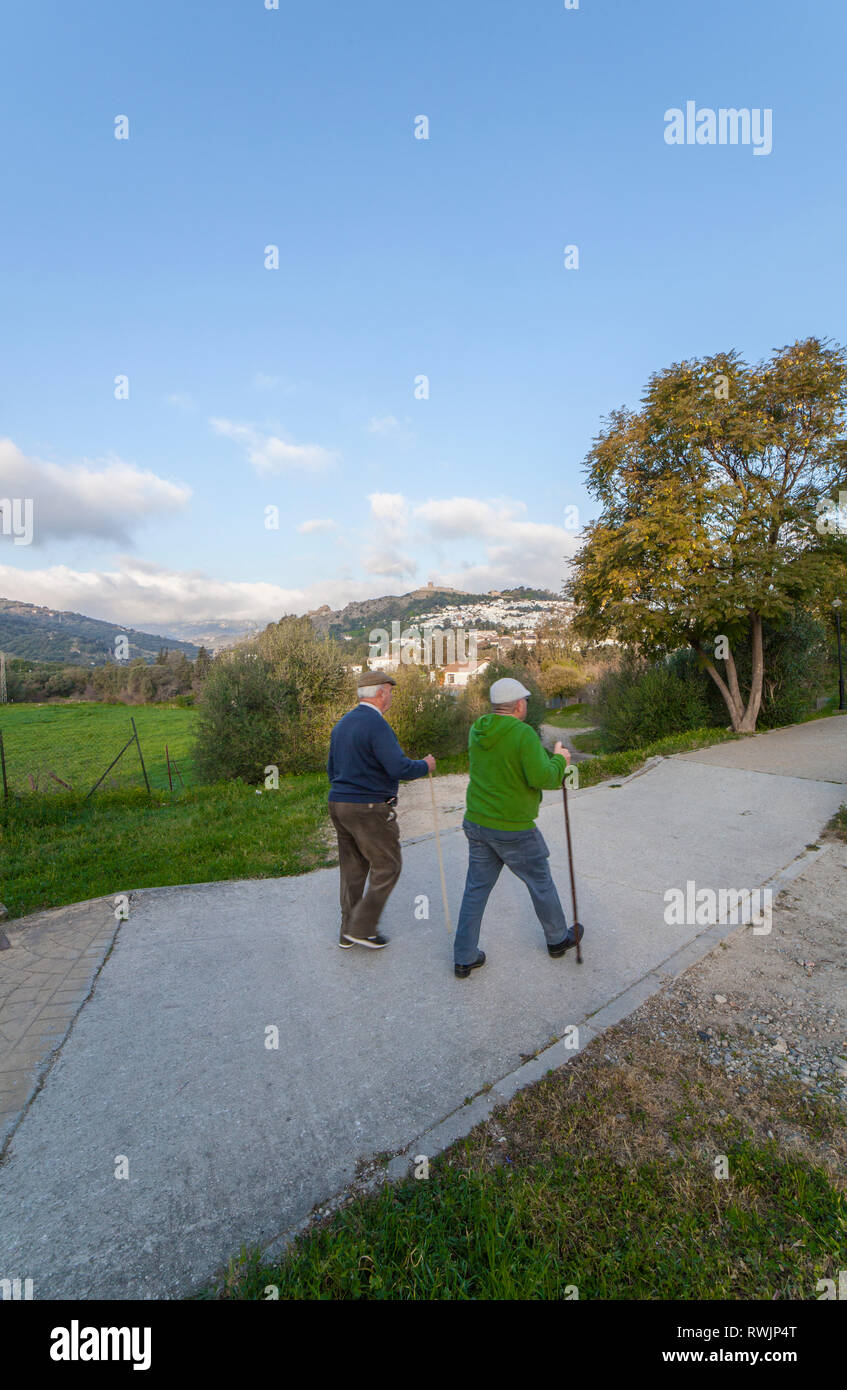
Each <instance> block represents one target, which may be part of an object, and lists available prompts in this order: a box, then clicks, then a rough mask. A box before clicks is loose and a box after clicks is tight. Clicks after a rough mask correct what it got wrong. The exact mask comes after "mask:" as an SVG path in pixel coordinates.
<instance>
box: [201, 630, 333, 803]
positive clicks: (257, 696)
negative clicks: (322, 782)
mask: <svg viewBox="0 0 847 1390" xmlns="http://www.w3.org/2000/svg"><path fill="white" fill-rule="evenodd" d="M354 698H355V695H354V691H353V688H352V684H351V681H350V677H349V675H348V674H347V671H346V668H345V667H344V665H343V663H342V661H341V655H340V651H339V649H338V647H337V645H336V644H335V643H334V642H331V641H328V640H327V639H325V638H322V637H319V636H318V634H317V633H316V632H315V630H314V628H313V627H312V624H311V622H310V621H309V619H308V618H295V617H286V618H282V619H281V620H280V622H278V623H270V624H269V625H268V627H267V628H265V631H264V632H262V633H260V635H259V636H258V637H257V638H254V639H252V640H251V641H249V642H243V643H241V644H239V646H237V647H233V648H230V649H229V650H227V651H224V652H221V653H220V654H219V655H218V656H216V657H215V659H214V660H213V661H212V662H211V664H210V666H209V668H208V671H207V674H206V679H205V683H204V685H203V688H202V691H201V693H200V695H199V697H198V709H199V711H200V714H199V719H198V729H197V742H196V747H195V766H196V768H197V772H198V776H199V777H200V779H201V780H202V781H215V780H218V779H219V778H230V777H240V778H243V779H245V780H246V781H249V782H256V781H258V780H260V779H261V778H262V777H263V776H264V769H265V767H267V766H268V765H270V764H275V765H276V766H277V767H278V768H279V771H280V773H292V772H319V771H321V770H323V769H324V768H325V767H326V759H327V751H328V748H329V735H330V730H331V729H332V726H333V724H334V723H335V721H336V720H337V719H339V718H340V716H341V715H342V714H343V713H344V711H345V710H347V709H349V708H350V706H351V704H352V703H353V701H354Z"/></svg>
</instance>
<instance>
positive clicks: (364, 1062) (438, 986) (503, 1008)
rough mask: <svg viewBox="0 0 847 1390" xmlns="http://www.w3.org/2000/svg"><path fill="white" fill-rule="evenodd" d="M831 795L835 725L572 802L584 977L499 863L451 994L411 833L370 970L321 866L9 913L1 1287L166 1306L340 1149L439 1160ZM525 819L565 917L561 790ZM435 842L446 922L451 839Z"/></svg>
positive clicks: (423, 855) (809, 835) (795, 837)
mask: <svg viewBox="0 0 847 1390" xmlns="http://www.w3.org/2000/svg"><path fill="white" fill-rule="evenodd" d="M845 784H847V720H844V719H839V718H833V719H828V720H821V721H817V722H815V723H812V724H807V725H800V726H798V727H797V728H795V729H793V730H784V731H780V732H779V733H778V734H765V735H762V736H759V737H758V738H756V739H755V740H745V741H743V742H740V743H733V744H727V745H721V746H720V747H719V748H713V749H706V750H703V752H700V753H692V754H684V755H680V756H677V757H675V758H670V759H666V760H663V761H661V762H660V763H658V765H655V766H653V767H651V768H650V769H649V770H648V771H646V772H644V773H643V774H642V775H638V774H636V775H635V776H634V777H632V778H630V779H628V780H627V781H626V782H624V783H623V784H622V785H619V786H616V785H613V784H610V783H605V784H603V785H601V786H598V787H594V788H589V789H587V790H584V791H581V792H579V793H575V794H573V797H572V802H571V805H572V822H573V832H574V851H575V855H576V862H577V868H578V875H579V896H580V917H581V920H582V921H583V923H584V924H585V926H586V940H585V963H584V965H582V966H581V967H577V966H576V963H575V961H574V959H573V955H572V953H571V954H569V955H568V956H567V957H566V958H565V959H564V960H560V961H551V960H550V958H549V957H548V956H547V953H546V950H545V949H544V942H543V937H542V934H541V931H540V928H539V927H538V926H537V924H536V922H535V920H534V917H533V914H532V911H531V909H530V906H529V902H528V899H527V897H526V892H525V889H524V888H523V886H522V885H521V884H520V883H518V882H517V880H515V879H514V878H512V877H511V876H508V877H507V876H506V875H504V876H503V878H502V879H501V882H500V883H499V884H498V886H497V889H496V890H495V893H494V895H493V896H492V900H491V905H490V908H489V913H488V915H487V917H486V922H485V924H484V928H483V945H484V947H485V949H486V951H487V952H488V953H489V961H488V963H487V965H486V966H485V968H484V970H482V971H479V972H478V973H475V974H474V975H473V976H471V978H470V979H469V980H467V981H459V980H456V979H455V978H454V976H453V974H452V968H451V949H450V938H449V936H448V934H447V932H446V930H445V926H444V921H443V912H442V907H441V894H440V887H439V876H438V866H437V859H436V855H435V850H434V845H433V843H432V840H431V839H422V840H418V841H416V842H414V843H411V844H409V845H407V847H406V849H405V851H404V854H405V870H404V874H403V877H402V879H401V881H400V883H399V885H398V887H397V889H396V890H395V892H394V894H393V896H392V898H391V901H390V903H389V906H388V908H387V910H386V914H385V918H384V924H385V929H386V931H387V932H388V934H389V935H390V936H391V937H392V938H393V939H392V944H391V946H390V947H389V949H388V950H387V951H384V952H380V953H379V954H377V955H375V956H374V955H372V954H370V953H366V952H363V951H356V950H352V951H339V950H338V947H337V945H336V940H337V937H336V931H337V890H338V883H337V871H335V870H323V871H320V872H318V873H313V874H309V875H303V876H300V877H297V878H285V879H277V880H261V881H253V882H245V883H226V884H211V885H200V886H195V887H183V888H172V889H149V890H144V891H142V892H138V893H134V894H133V895H132V902H131V910H130V916H129V919H128V920H127V921H125V922H121V923H118V922H116V921H115V919H114V916H113V912H114V907H113V903H112V900H111V899H105V900H102V901H101V902H99V903H90V904H80V905H78V906H77V907H75V908H73V909H61V910H59V911H58V912H57V913H45V914H40V915H39V917H38V918H36V919H33V918H30V919H28V920H26V921H19V922H13V923H11V924H8V923H7V924H6V931H7V935H8V936H9V938H10V940H11V941H12V950H10V951H4V952H2V953H0V976H5V977H7V978H12V977H11V976H10V974H9V972H10V971H17V972H18V974H17V976H15V977H14V978H16V979H17V984H16V986H15V988H13V989H12V990H11V991H10V992H9V993H8V994H7V996H6V1001H5V1005H4V1011H3V1012H2V1013H0V1030H2V1037H3V1039H4V1040H5V1041H4V1048H3V1050H4V1061H3V1065H4V1066H6V1058H7V1056H11V1057H12V1063H13V1064H10V1065H9V1066H8V1067H7V1070H6V1072H5V1073H3V1074H4V1075H7V1076H12V1078H13V1082H14V1085H13V1088H11V1089H10V1091H9V1092H8V1093H7V1097H6V1100H7V1104H9V1103H10V1104H11V1109H12V1110H14V1108H15V1106H16V1105H17V1106H19V1105H20V1104H21V1103H22V1102H23V1100H24V1092H25V1091H30V1092H31V1091H32V1087H33V1085H36V1084H37V1083H38V1080H39V1074H41V1084H40V1089H39V1090H38V1091H37V1094H35V1096H34V1099H31V1101H30V1103H29V1104H28V1106H27V1107H26V1109H25V1110H24V1113H23V1115H22V1117H20V1116H19V1117H18V1119H17V1121H15V1120H14V1119H13V1120H12V1126H13V1128H12V1131H11V1137H10V1138H9V1141H8V1144H7V1148H6V1151H5V1155H4V1158H3V1161H2V1163H0V1277H2V1278H21V1279H25V1278H31V1279H33V1281H34V1292H35V1297H36V1298H47V1299H50V1298H98V1297H106V1298H137V1297H142V1298H144V1297H152V1298H162V1297H175V1296H179V1295H180V1294H182V1293H185V1292H186V1291H188V1290H190V1289H191V1288H192V1287H194V1286H195V1285H196V1284H197V1283H199V1282H201V1281H204V1280H207V1279H209V1278H210V1277H211V1276H212V1275H213V1274H214V1273H215V1271H216V1269H217V1268H218V1267H219V1266H220V1265H221V1264H222V1263H223V1262H225V1261H226V1259H227V1258H228V1257H229V1255H231V1254H232V1253H234V1252H236V1251H237V1250H238V1249H239V1248H240V1246H241V1244H242V1243H243V1242H246V1243H248V1244H252V1243H261V1244H263V1245H269V1244H271V1243H273V1242H274V1240H275V1239H276V1238H277V1237H278V1236H279V1235H280V1234H281V1233H282V1232H284V1231H286V1230H288V1229H290V1228H291V1227H292V1226H293V1225H295V1224H296V1223H297V1222H299V1221H301V1220H302V1219H303V1218H304V1217H305V1216H306V1215H307V1214H308V1212H309V1211H310V1210H311V1209H312V1207H313V1206H314V1205H315V1204H316V1203H317V1202H320V1201H324V1200H326V1199H327V1198H329V1197H330V1196H331V1195H332V1194H333V1193H334V1192H337V1191H338V1190H339V1189H341V1188H342V1187H343V1186H345V1185H346V1184H347V1183H348V1182H349V1181H350V1180H351V1179H352V1178H353V1176H354V1174H355V1172H356V1167H357V1163H358V1162H359V1161H360V1160H361V1159H362V1158H364V1157H367V1156H368V1155H373V1154H376V1153H389V1154H390V1153H398V1152H401V1151H405V1150H407V1149H408V1148H409V1146H411V1150H410V1151H411V1153H412V1154H414V1153H415V1152H429V1153H432V1152H435V1151H436V1148H437V1147H438V1144H440V1143H442V1142H446V1141H447V1139H449V1137H450V1135H451V1133H452V1132H459V1131H460V1130H461V1128H462V1127H463V1126H465V1125H467V1123H468V1121H469V1120H471V1119H475V1118H481V1117H482V1115H483V1114H484V1113H486V1111H487V1110H488V1109H490V1108H491V1106H492V1105H493V1104H495V1103H497V1102H498V1101H499V1100H501V1099H502V1098H503V1097H504V1096H507V1095H508V1094H510V1093H511V1091H512V1090H513V1089H514V1088H515V1087H516V1086H517V1085H519V1084H522V1083H523V1082H525V1081H528V1080H531V1079H533V1077H534V1076H536V1075H539V1074H541V1072H543V1070H544V1069H545V1068H546V1067H547V1066H551V1065H558V1064H560V1063H561V1062H564V1061H566V1060H567V1057H568V1055H572V1054H568V1053H567V1052H566V1051H565V1050H564V1047H563V1044H562V1043H558V1044H555V1041H554V1040H555V1039H558V1038H561V1037H562V1035H563V1033H564V1032H565V1030H566V1029H567V1028H568V1027H569V1026H571V1025H573V1024H578V1025H580V1031H581V1041H582V1043H583V1045H584V1043H585V1041H587V1040H589V1038H590V1037H591V1036H594V1035H595V1034H596V1032H597V1031H600V1030H602V1028H603V1027H606V1026H608V1025H609V1023H611V1022H614V1021H616V1019H617V1018H620V1017H622V1016H624V1015H625V1014H626V1013H627V1012H629V1011H630V1010H631V1009H632V1008H635V1007H636V1006H637V1005H638V1003H640V1002H641V1001H642V1000H643V999H644V998H646V997H648V996H649V995H650V994H651V993H652V992H655V990H656V989H658V988H659V987H660V986H661V984H662V982H663V980H665V979H667V978H668V977H669V976H672V975H674V974H676V973H678V971H680V970H682V969H683V968H684V967H685V966H686V965H687V964H689V963H690V962H691V961H693V960H696V959H698V958H699V957H700V956H701V955H702V954H703V953H704V952H705V951H707V950H709V949H711V948H712V947H713V946H714V945H715V944H716V943H717V941H718V940H720V939H721V937H722V936H724V935H726V934H727V933H728V931H732V930H733V928H731V927H730V928H727V927H725V926H715V927H710V928H703V927H693V926H689V927H686V926H668V925H666V924H665V921H664V903H665V899H664V895H665V892H666V890H667V889H668V888H671V887H681V888H684V887H685V884H686V881H687V880H689V879H694V880H695V882H696V885H697V887H698V888H701V887H712V888H715V889H717V888H720V887H724V888H751V889H752V888H754V887H757V886H758V885H760V884H763V883H765V882H767V881H768V880H771V879H773V878H774V876H777V875H779V874H780V873H781V872H782V871H784V870H785V869H786V867H787V866H790V865H792V864H793V863H794V861H795V860H796V858H797V856H798V854H800V853H802V852H803V850H804V847H805V846H806V845H807V844H808V843H809V842H811V841H813V840H814V839H815V837H816V836H817V835H818V834H819V832H820V830H821V828H822V826H823V825H824V823H825V822H826V821H827V820H828V819H829V817H830V816H831V815H832V814H833V813H834V812H835V811H836V810H837V809H838V806H839V805H840V804H841V803H843V802H844V801H845V800H847V793H845ZM539 823H540V825H541V828H542V830H543V832H544V834H545V836H546V838H547V841H548V844H549V845H550V848H551V852H552V854H551V863H552V868H553V872H554V875H555V877H556V879H557V881H558V882H559V883H560V885H561V887H562V897H563V901H564V902H565V904H566V905H567V907H568V915H569V916H570V911H569V899H568V894H567V886H566V885H567V869H566V863H565V853H564V845H563V840H564V836H563V825H562V810H561V799H560V797H559V795H558V793H548V794H546V795H545V802H544V805H543V807H542V812H541V816H540V820H539ZM443 845H444V857H445V866H446V871H447V881H448V885H449V891H450V899H451V911H452V914H453V918H454V920H455V916H456V913H457V911H458V905H459V900H460V896H461V888H462V883H463V878H464V869H465V863H466V849H465V841H464V837H463V836H462V834H461V831H460V830H459V829H457V828H455V827H454V828H452V829H449V830H447V831H446V832H445V834H444V836H443ZM424 906H428V909H429V916H428V918H426V917H424V918H421V916H420V914H421V911H422V909H423V907H424ZM74 914H76V917H74ZM110 947H111V950H110ZM63 953H64V954H63ZM104 957H106V959H105V962H104V963H103V964H102V968H101V962H103V960H104ZM57 961H58V964H57ZM98 969H99V974H98V973H97V972H98ZM39 970H40V971H41V972H42V974H43V979H42V980H39V979H38V978H37V972H38V971H39ZM62 972H64V973H62ZM95 976H96V982H95V983H94V988H93V989H92V988H91V986H92V982H94V981H95ZM42 989H43V997H42ZM48 991H49V994H48ZM27 994H29V995H30V996H31V997H30V998H26V997H25V996H26V995H27ZM59 995H62V996H63V997H62V999H61V1000H59V997H58V996H59ZM10 999H11V1004H12V1008H11V1011H9V1000H10ZM69 1018H72V1026H71V1027H70V1030H69V1031H68V1032H67V1036H66V1038H65V1041H64V1044H63V1045H62V1046H61V1047H60V1048H59V1049H58V1051H56V1050H55V1047H56V1043H57V1042H58V1040H59V1035H60V1034H61V1033H62V1031H63V1029H65V1028H66V1027H67V1021H68V1019H69ZM39 1030H41V1032H40V1033H39ZM274 1030H277V1031H276V1032H274ZM39 1036H41V1037H42V1038H43V1039H44V1040H45V1046H46V1043H47V1042H48V1041H49V1043H50V1047H51V1048H52V1049H53V1057H52V1062H50V1061H49V1060H48V1058H47V1056H46V1053H45V1052H44V1049H43V1048H42V1056H41V1057H40V1058H39V1059H38V1061H37V1062H36V1061H35V1058H36V1054H37V1053H38V1051H39V1045H38V1043H37V1041H36V1039H37V1038H38V1037H39ZM277 1040H278V1046H273V1045H272V1044H273V1043H274V1042H275V1041H277ZM550 1043H554V1046H553V1048H552V1050H551V1051H550V1052H548V1054H547V1056H546V1057H545V1058H544V1059H543V1060H541V1061H539V1062H529V1063H528V1064H526V1065H523V1064H524V1063H526V1058H527V1057H529V1056H531V1055H532V1054H533V1053H535V1052H537V1051H538V1050H539V1049H541V1048H544V1047H545V1046H547V1045H548V1044H550ZM269 1044H271V1045H270V1046H269ZM10 1048H11V1049H12V1051H11V1052H9V1051H8V1049H10ZM48 1051H49V1049H48ZM45 1066H47V1070H46V1074H44V1067H45ZM33 1068H34V1069H35V1070H33ZM516 1069H517V1070H516ZM489 1087H491V1088H492V1089H490V1090H489V1089H488V1088H489ZM10 1096H11V1102H9V1097H10ZM472 1097H477V1099H476V1100H474V1101H473V1104H472V1105H470V1106H467V1107H466V1106H464V1104H463V1102H465V1100H466V1099H468V1098H472ZM7 1114H8V1111H7ZM451 1117H452V1118H451ZM421 1136H424V1137H423V1138H421ZM418 1144H421V1145H425V1147H421V1148H419V1147H417V1145H418ZM399 1166H400V1167H403V1163H401V1164H400V1165H399ZM124 1171H126V1172H127V1174H128V1176H126V1177H125V1178H122V1177H120V1176H116V1174H120V1173H121V1172H124Z"/></svg>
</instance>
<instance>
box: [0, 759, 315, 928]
mask: <svg viewBox="0 0 847 1390" xmlns="http://www.w3.org/2000/svg"><path fill="white" fill-rule="evenodd" d="M326 793H327V782H326V776H325V775H324V774H323V773H313V774H310V775H308V776H302V777H281V778H280V783H279V790H278V791H264V792H262V795H261V796H257V795H256V791H255V789H254V788H252V787H246V786H244V785H243V784H240V783H227V782H225V783H217V784H215V785H213V786H208V787H194V788H188V789H186V790H185V791H180V792H173V793H171V792H169V791H167V790H165V791H164V792H162V791H154V792H153V793H152V795H151V796H149V797H148V795H147V793H146V792H145V791H144V790H143V789H142V790H131V791H109V792H97V793H95V795H94V796H93V797H92V798H91V799H90V800H89V801H87V802H83V801H82V799H81V798H79V797H74V796H71V795H69V794H68V793H64V794H57V795H55V796H54V795H50V796H31V795H30V796H25V797H14V798H10V799H9V800H8V801H5V802H4V801H2V800H0V850H2V853H0V859H1V860H2V865H3V869H2V879H0V899H2V901H3V902H4V903H5V905H6V907H7V908H8V910H9V915H10V917H20V916H25V915H26V914H27V913H30V912H37V911H39V910H40V909H42V908H47V907H60V906H61V905H62V904H63V903H73V902H80V901H81V900H83V899H85V898H96V897H100V896H102V895H104V894H107V893H123V892H128V891H129V890H130V889H133V888H150V887H154V886H157V885H162V884H172V883H205V882H212V881H216V880H220V879H229V878H270V877H278V876H282V875H284V874H299V873H305V872H306V871H307V870H309V869H315V868H319V867H321V866H322V865H323V864H325V863H326V862H327V850H326V844H325V841H324V828H325V825H326V821H327V813H326Z"/></svg>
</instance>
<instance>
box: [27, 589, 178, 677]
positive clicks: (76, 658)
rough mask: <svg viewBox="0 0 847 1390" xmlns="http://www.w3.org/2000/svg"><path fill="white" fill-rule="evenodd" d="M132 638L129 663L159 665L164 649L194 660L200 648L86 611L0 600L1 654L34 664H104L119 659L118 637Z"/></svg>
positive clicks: (130, 640)
mask: <svg viewBox="0 0 847 1390" xmlns="http://www.w3.org/2000/svg"><path fill="white" fill-rule="evenodd" d="M119 633H124V634H125V635H126V637H127V638H128V640H129V660H130V661H132V660H135V659H136V658H137V657H139V656H140V657H143V658H144V660H145V661H155V659H156V656H157V654H158V652H159V650H160V648H162V647H167V648H168V650H169V651H174V650H177V651H181V652H185V655H186V656H187V657H190V658H192V659H193V658H194V657H195V656H196V655H197V646H196V644H195V643H193V642H183V641H180V640H179V639H178V638H174V637H163V636H160V635H157V634H155V633H152V632H138V631H137V630H136V629H135V628H134V627H129V628H127V627H122V626H121V625H120V624H119V623H105V622H102V621H101V620H100V619H99V618H86V617H85V616H84V615H83V614H82V613H65V612H58V611H57V610H56V609H54V608H39V607H38V606H37V605H36V604H34V603H19V602H18V601H17V600H16V599H8V598H0V651H4V652H6V653H7V654H8V655H9V656H22V657H27V658H28V659H29V660H30V661H64V662H66V663H67V665H69V666H91V665H94V666H103V665H105V663H106V662H107V661H112V660H114V655H115V637H116V636H117V635H118V634H119Z"/></svg>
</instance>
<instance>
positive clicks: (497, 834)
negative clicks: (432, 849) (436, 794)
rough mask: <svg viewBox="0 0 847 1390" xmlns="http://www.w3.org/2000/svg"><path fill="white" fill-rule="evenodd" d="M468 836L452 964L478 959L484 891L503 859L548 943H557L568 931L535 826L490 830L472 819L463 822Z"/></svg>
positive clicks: (486, 893) (486, 892) (494, 879)
mask: <svg viewBox="0 0 847 1390" xmlns="http://www.w3.org/2000/svg"><path fill="white" fill-rule="evenodd" d="M462 829H463V830H464V832H465V836H466V837H467V841H468V876H467V878H466V879H465V893H464V897H463V898H462V906H461V908H460V910H459V925H458V926H457V928H456V939H455V941H454V943H453V960H454V962H455V964H456V965H472V964H473V962H474V961H475V960H476V958H477V953H478V947H479V929H480V927H481V925H482V914H483V913H484V912H485V905H486V903H487V902H488V897H489V894H490V893H491V890H492V888H493V887H494V885H495V883H496V882H497V880H498V878H499V877H500V870H501V869H502V867H503V865H504V864H506V865H507V866H508V867H509V868H510V869H511V871H512V873H513V874H517V876H518V878H519V879H522V881H523V882H524V883H525V884H526V886H527V888H528V889H529V896H530V897H531V899H532V905H533V907H534V908H535V915H536V917H537V918H538V920H539V922H540V923H541V925H542V927H543V928H544V935H545V937H546V939H547V945H548V946H558V945H559V943H560V942H562V941H564V939H565V937H566V936H567V934H568V924H567V922H566V920H565V914H564V912H563V911H562V904H561V903H560V902H559V894H558V892H557V891H556V885H555V883H554V882H553V879H552V876H551V874H550V865H549V863H548V860H549V858H550V851H549V849H548V848H547V845H546V844H545V841H544V836H543V835H542V834H541V831H540V830H539V829H538V827H537V826H533V828H532V830H489V829H488V828H487V827H486V826H484V825H476V824H474V822H473V821H469V820H465V821H463V822H462Z"/></svg>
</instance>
